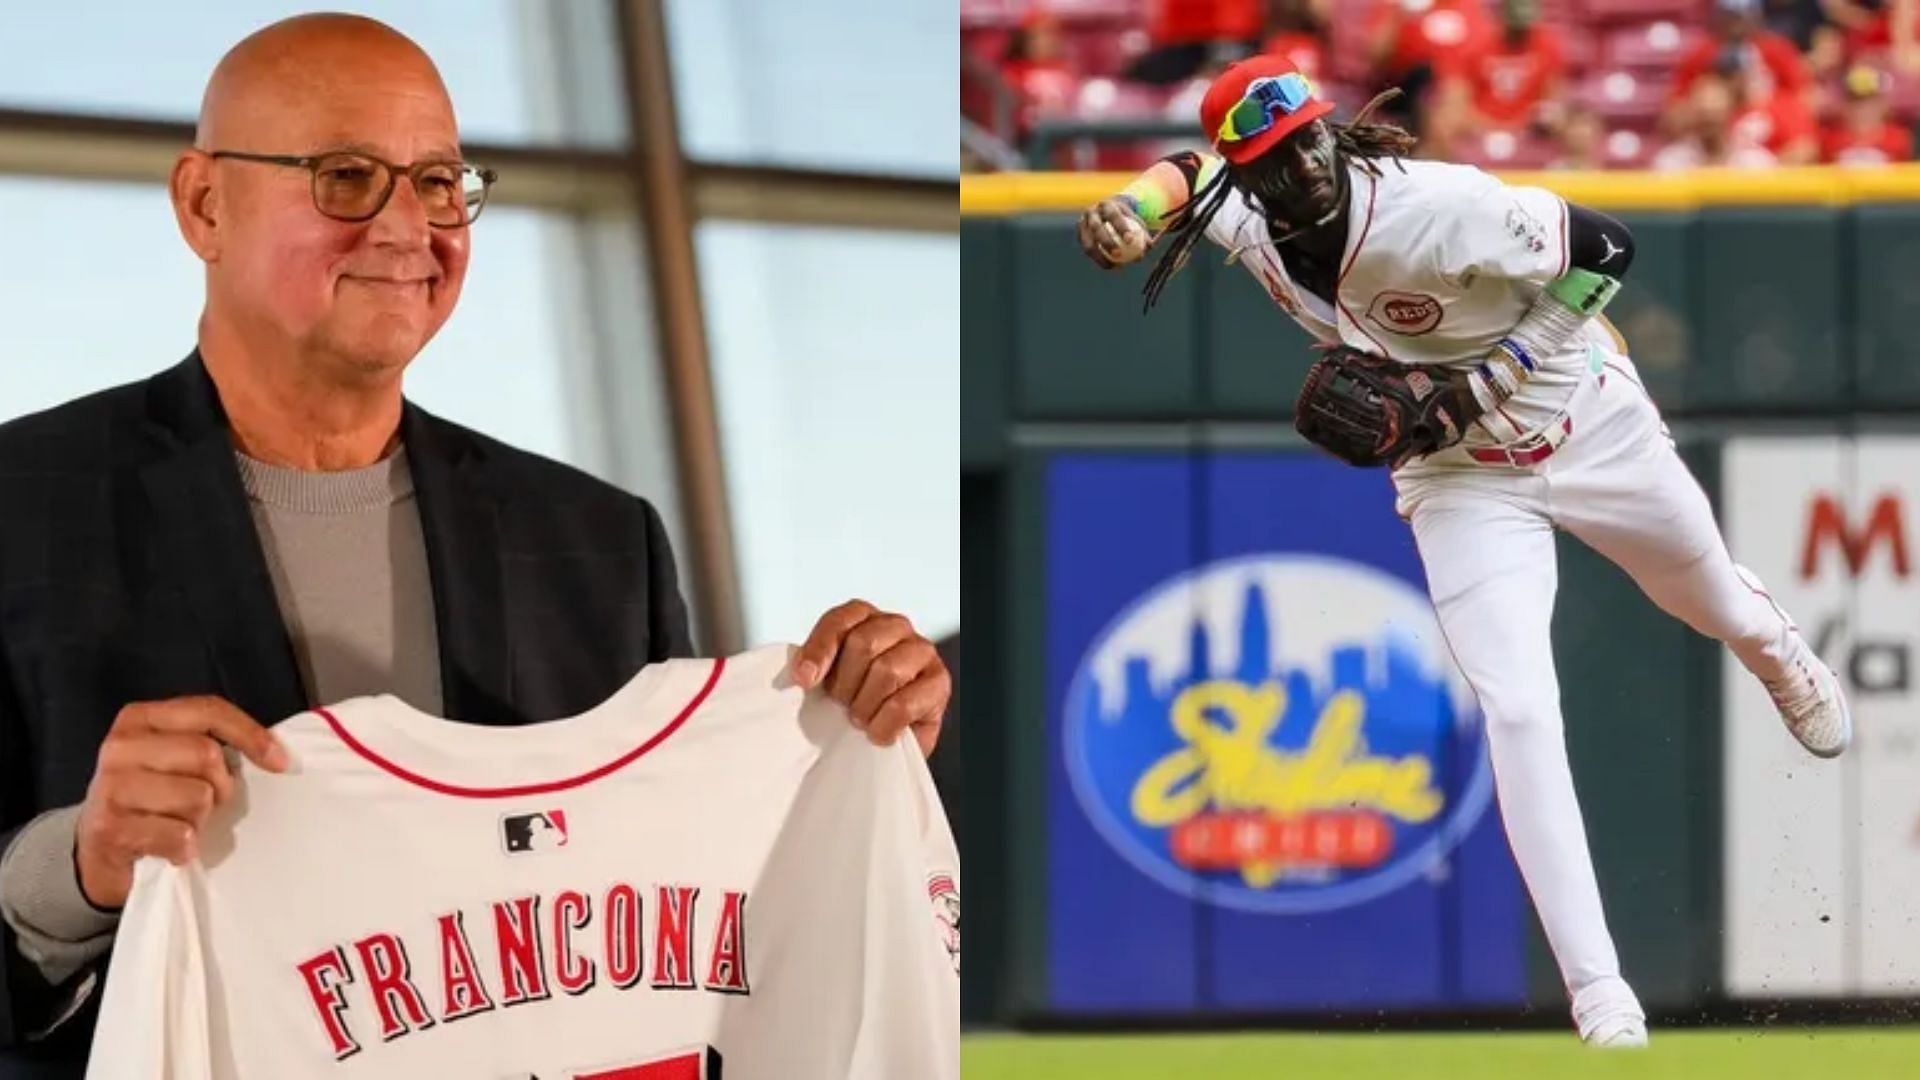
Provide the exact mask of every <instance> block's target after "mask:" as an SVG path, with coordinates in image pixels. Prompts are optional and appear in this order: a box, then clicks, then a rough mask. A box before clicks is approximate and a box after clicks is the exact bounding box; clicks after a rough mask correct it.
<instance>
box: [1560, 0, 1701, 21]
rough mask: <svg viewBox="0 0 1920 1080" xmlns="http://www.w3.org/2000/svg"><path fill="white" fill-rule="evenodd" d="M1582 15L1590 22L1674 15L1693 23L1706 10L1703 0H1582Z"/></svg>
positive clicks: (1680, 19)
mask: <svg viewBox="0 0 1920 1080" xmlns="http://www.w3.org/2000/svg"><path fill="white" fill-rule="evenodd" d="M1580 17H1581V18H1582V19H1584V20H1585V21H1586V22H1587V23H1588V24H1590V25H1598V24H1603V23H1623V22H1651V21H1653V20H1655V19H1671V20H1673V21H1674V22H1676V23H1681V24H1684V25H1688V26H1692V25H1695V24H1697V23H1699V22H1701V21H1702V20H1703V19H1704V18H1705V17H1706V11H1705V5H1704V4H1703V3H1702V2H1701V0H1580Z"/></svg>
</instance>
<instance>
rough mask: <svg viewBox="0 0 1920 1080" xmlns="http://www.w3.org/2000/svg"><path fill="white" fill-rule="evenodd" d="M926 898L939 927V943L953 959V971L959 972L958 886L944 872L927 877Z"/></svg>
mask: <svg viewBox="0 0 1920 1080" xmlns="http://www.w3.org/2000/svg"><path fill="white" fill-rule="evenodd" d="M927 899H929V900H931V901H933V921H934V923H935V924H937V925H938V926H939V927H940V943H941V944H943V945H945V946H946V947H947V956H948V957H949V958H951V959H952V960H953V973H954V974H955V975H958V974H960V886H958V885H956V884H954V881H953V878H951V877H949V876H948V875H946V874H934V875H933V876H931V877H929V878H927Z"/></svg>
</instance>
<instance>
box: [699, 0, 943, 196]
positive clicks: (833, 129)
mask: <svg viewBox="0 0 1920 1080" xmlns="http://www.w3.org/2000/svg"><path fill="white" fill-rule="evenodd" d="M954 12H955V8H954V6H953V3H952V0H897V2H893V3H884V4H878V5H876V4H874V3H872V2H871V0H808V2H807V3H792V2H789V0H667V16H668V27H667V29H668V33H669V41H670V43H671V47H672V52H673V82H674V97H675V99H676V101H677V102H678V111H679V117H680V139H681V141H682V143H684V144H685V146H686V148H687V153H688V155H689V156H691V157H694V158H698V159H701V160H706V161H723V162H729V163H752V164H762V165H779V166H786V167H791V168H814V169H832V170H840V171H849V172H868V173H901V174H914V175H925V176H941V177H946V176H955V175H958V172H959V168H960V49H959V38H958V37H957V34H958V30H957V29H956V27H957V26H958V24H957V23H956V22H955V19H956V15H955V13H954Z"/></svg>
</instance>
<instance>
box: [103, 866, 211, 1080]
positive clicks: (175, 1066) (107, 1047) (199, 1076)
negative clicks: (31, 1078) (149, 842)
mask: <svg viewBox="0 0 1920 1080" xmlns="http://www.w3.org/2000/svg"><path fill="white" fill-rule="evenodd" d="M196 867H197V864H196ZM192 872H193V870H192V869H189V868H182V867H176V866H173V865H171V864H169V863H168V862H167V861H166V860H164V859H159V858H154V857H152V856H148V857H146V858H143V859H141V860H140V861H139V862H137V863H135V864H134V868H133V892H132V893H131V894H130V895H129V896H128V898H127V906H126V910H125V911H124V912H123V913H122V914H121V917H120V931H119V934H118V935H117V936H116V937H115V939H114V947H113V959H112V961H111V964H110V966H109V967H108V969H107V989H106V993H105V995H104V996H103V997H102V999H101V1003H100V1022H99V1025H98V1026H97V1027H95V1028H94V1033H93V1050H92V1052H91V1053H90V1054H89V1055H88V1058H87V1080H212V1076H213V1063H212V1056H211V1053H210V1051H209V1044H208V1033H207V979H206V966H205V958H204V957H203V956H202V954H201V949H200V931H199V926H198V924H197V922H196V921H195V913H194V907H193V892H192V888H191V884H190V882H189V880H188V876H189V874H190V873H192Z"/></svg>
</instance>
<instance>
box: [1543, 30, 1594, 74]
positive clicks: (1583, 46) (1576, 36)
mask: <svg viewBox="0 0 1920 1080" xmlns="http://www.w3.org/2000/svg"><path fill="white" fill-rule="evenodd" d="M1553 30H1554V33H1556V34H1558V35H1560V44H1561V47H1562V49H1563V51H1564V52H1565V53H1566V57H1567V72H1568V73H1569V74H1571V75H1575V76H1579V75H1584V74H1586V73H1587V72H1588V71H1591V70H1592V69H1593V68H1594V66H1595V65H1597V64H1599V63H1600V62H1601V61H1600V41H1599V39H1598V38H1597V37H1595V36H1594V34H1593V32H1592V31H1590V30H1588V29H1587V28H1586V27H1585V26H1582V25H1579V24H1578V23H1570V22H1556V23H1554V24H1553Z"/></svg>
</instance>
